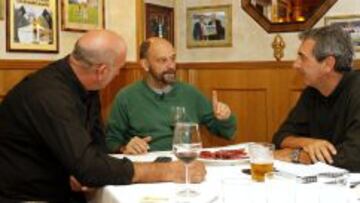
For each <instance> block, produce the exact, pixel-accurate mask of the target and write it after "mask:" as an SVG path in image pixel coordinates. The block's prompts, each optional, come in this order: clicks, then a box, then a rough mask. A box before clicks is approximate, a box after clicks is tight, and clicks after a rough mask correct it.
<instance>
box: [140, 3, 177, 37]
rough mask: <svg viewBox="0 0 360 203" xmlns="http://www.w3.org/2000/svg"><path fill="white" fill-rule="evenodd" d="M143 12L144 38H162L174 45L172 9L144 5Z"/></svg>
mask: <svg viewBox="0 0 360 203" xmlns="http://www.w3.org/2000/svg"><path fill="white" fill-rule="evenodd" d="M145 11H146V16H145V19H146V21H145V28H146V35H145V38H146V39H147V38H149V37H162V38H165V39H167V40H169V42H171V43H172V44H174V9H173V8H170V7H165V6H159V5H155V4H149V3H146V4H145Z"/></svg>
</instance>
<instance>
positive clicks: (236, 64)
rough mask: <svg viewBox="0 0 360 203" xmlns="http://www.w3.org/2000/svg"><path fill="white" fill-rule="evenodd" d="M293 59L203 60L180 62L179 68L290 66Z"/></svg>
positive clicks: (267, 67) (271, 67) (264, 67)
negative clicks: (199, 61) (278, 60)
mask: <svg viewBox="0 0 360 203" xmlns="http://www.w3.org/2000/svg"><path fill="white" fill-rule="evenodd" d="M292 63H293V61H281V62H277V61H245V62H201V63H178V64H177V68H178V69H202V68H205V69H269V68H270V69H273V68H289V67H291V66H292Z"/></svg>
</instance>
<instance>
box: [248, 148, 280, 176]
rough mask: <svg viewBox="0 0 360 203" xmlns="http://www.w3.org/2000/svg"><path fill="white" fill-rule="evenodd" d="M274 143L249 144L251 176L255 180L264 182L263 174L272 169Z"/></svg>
mask: <svg viewBox="0 0 360 203" xmlns="http://www.w3.org/2000/svg"><path fill="white" fill-rule="evenodd" d="M274 149H275V146H274V144H271V143H263V142H259V143H251V144H250V145H249V154H250V166H251V178H252V179H253V180H254V181H256V182H264V179H265V178H264V177H265V174H266V173H268V172H271V171H273V162H274Z"/></svg>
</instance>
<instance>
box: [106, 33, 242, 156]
mask: <svg viewBox="0 0 360 203" xmlns="http://www.w3.org/2000/svg"><path fill="white" fill-rule="evenodd" d="M175 58H176V54H175V50H174V47H173V46H172V45H171V43H169V42H168V41H167V40H165V39H162V38H150V39H148V40H146V41H145V42H143V43H142V45H141V47H140V63H141V66H142V67H143V68H144V70H145V71H146V76H145V79H144V80H141V81H137V82H135V83H134V84H131V85H129V86H128V87H126V88H124V89H123V90H121V91H120V92H119V93H118V94H117V96H116V98H115V100H114V103H113V106H112V110H111V113H110V116H109V119H108V126H107V137H106V142H107V146H108V149H109V150H110V152H112V153H125V154H142V153H147V152H148V151H161V150H171V148H172V137H173V130H174V123H173V118H172V117H171V109H172V108H174V107H175V106H182V107H185V109H186V120H187V121H191V122H196V123H199V124H203V125H205V126H206V127H207V128H208V129H209V130H210V131H211V132H212V133H214V134H217V135H220V136H222V137H224V138H227V139H230V138H231V137H232V136H233V135H234V132H235V130H236V120H235V116H234V115H232V114H231V110H230V108H229V107H228V106H227V105H226V104H224V103H222V102H219V101H217V96H216V92H215V94H213V102H212V103H211V102H210V101H209V100H208V99H207V98H206V97H205V96H204V95H203V94H202V93H201V92H200V91H198V90H197V89H195V88H194V87H193V86H191V85H189V84H185V83H182V82H178V81H176V64H175Z"/></svg>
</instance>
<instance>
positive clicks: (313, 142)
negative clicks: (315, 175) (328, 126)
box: [303, 138, 337, 164]
mask: <svg viewBox="0 0 360 203" xmlns="http://www.w3.org/2000/svg"><path fill="white" fill-rule="evenodd" d="M303 150H304V151H305V152H307V153H308V154H309V156H310V159H311V161H312V162H313V163H316V162H318V161H321V162H324V163H330V164H332V163H333V159H332V156H333V155H335V154H336V153H337V152H336V149H335V146H334V145H333V144H331V143H330V142H328V141H327V140H322V139H312V138H309V140H308V141H307V142H306V144H305V145H304V146H303Z"/></svg>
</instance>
